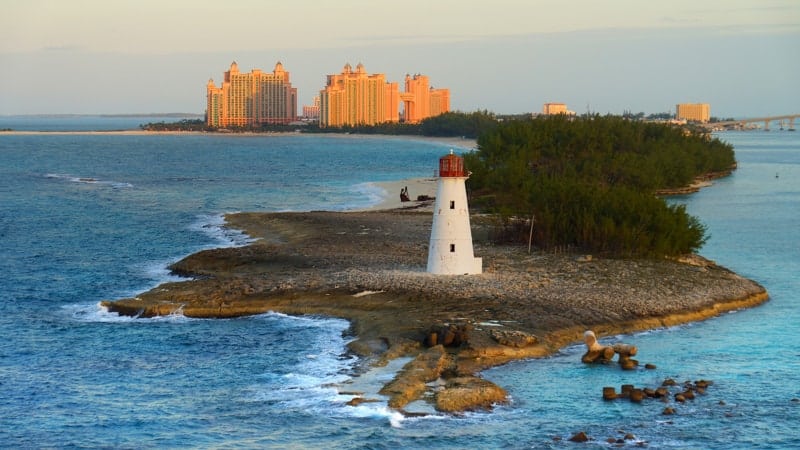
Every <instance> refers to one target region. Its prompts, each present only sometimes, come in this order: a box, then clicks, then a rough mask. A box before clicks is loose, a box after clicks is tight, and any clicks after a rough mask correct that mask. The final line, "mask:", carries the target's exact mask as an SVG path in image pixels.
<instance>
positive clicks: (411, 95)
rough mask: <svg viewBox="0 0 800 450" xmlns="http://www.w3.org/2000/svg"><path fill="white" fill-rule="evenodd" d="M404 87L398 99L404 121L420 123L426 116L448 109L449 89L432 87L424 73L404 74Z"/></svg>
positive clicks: (444, 111)
mask: <svg viewBox="0 0 800 450" xmlns="http://www.w3.org/2000/svg"><path fill="white" fill-rule="evenodd" d="M405 89H406V90H405V92H403V93H402V94H400V99H401V100H402V101H403V120H404V121H405V122H406V123H420V122H422V121H423V120H424V119H427V118H428V117H433V116H438V115H439V114H443V113H446V112H448V111H450V90H449V89H433V88H432V87H430V81H429V79H428V77H427V76H425V75H420V74H416V75H414V76H413V77H412V76H411V75H406V87H405Z"/></svg>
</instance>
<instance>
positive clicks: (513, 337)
mask: <svg viewBox="0 0 800 450" xmlns="http://www.w3.org/2000/svg"><path fill="white" fill-rule="evenodd" d="M491 336H492V339H494V340H495V341H497V343H498V344H500V345H506V346H508V347H516V348H523V347H527V346H529V345H534V344H536V343H537V342H539V339H538V338H537V337H536V336H534V335H532V334H528V333H525V332H523V331H516V330H492V331H491Z"/></svg>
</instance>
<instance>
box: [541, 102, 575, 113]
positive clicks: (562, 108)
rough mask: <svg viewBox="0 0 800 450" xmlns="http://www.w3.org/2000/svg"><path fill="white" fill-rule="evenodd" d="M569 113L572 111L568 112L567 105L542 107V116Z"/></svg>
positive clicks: (550, 104) (555, 104) (546, 104)
mask: <svg viewBox="0 0 800 450" xmlns="http://www.w3.org/2000/svg"><path fill="white" fill-rule="evenodd" d="M569 113H570V111H568V110H567V105H566V104H565V103H545V104H544V105H543V106H542V114H544V115H545V116H551V115H555V114H569Z"/></svg>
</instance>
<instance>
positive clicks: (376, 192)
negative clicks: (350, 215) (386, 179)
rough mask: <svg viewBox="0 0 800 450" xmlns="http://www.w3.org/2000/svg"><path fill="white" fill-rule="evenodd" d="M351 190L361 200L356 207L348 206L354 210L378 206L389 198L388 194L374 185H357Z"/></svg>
mask: <svg viewBox="0 0 800 450" xmlns="http://www.w3.org/2000/svg"><path fill="white" fill-rule="evenodd" d="M352 190H353V191H354V192H355V193H356V194H357V195H358V196H359V198H361V199H362V201H360V202H359V204H358V205H348V206H353V207H354V208H368V207H371V206H375V205H379V204H381V202H383V201H384V200H386V199H387V198H388V197H389V192H388V191H387V190H386V189H384V188H382V187H380V186H379V185H377V184H376V183H371V182H368V183H358V184H356V185H354V186H353V187H352Z"/></svg>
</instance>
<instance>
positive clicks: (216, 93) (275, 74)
mask: <svg viewBox="0 0 800 450" xmlns="http://www.w3.org/2000/svg"><path fill="white" fill-rule="evenodd" d="M206 89H207V102H208V103H207V109H206V124H208V126H211V127H231V126H233V127H243V126H253V125H261V124H268V123H272V124H286V123H289V122H292V121H294V120H296V119H297V88H293V87H292V83H291V82H290V81H289V72H287V71H285V70H284V69H283V64H281V63H280V62H278V63H277V64H275V69H274V70H273V71H272V72H271V73H269V72H262V71H261V70H260V69H253V70H252V71H251V72H250V73H242V72H239V66H238V65H237V64H236V62H233V63H232V64H231V67H230V70H228V71H227V72H225V74H224V78H223V81H222V86H221V87H217V86H216V85H215V84H214V80H208V85H207V87H206Z"/></svg>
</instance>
